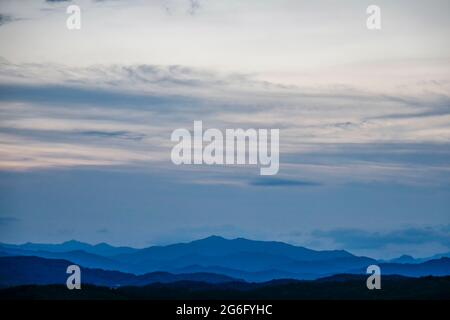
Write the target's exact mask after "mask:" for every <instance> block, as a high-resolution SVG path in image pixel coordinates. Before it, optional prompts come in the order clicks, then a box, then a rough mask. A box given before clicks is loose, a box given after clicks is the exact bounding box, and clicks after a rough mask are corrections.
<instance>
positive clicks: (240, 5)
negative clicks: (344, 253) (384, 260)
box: [0, 0, 450, 257]
mask: <svg viewBox="0 0 450 320" xmlns="http://www.w3.org/2000/svg"><path fill="white" fill-rule="evenodd" d="M74 3H76V4H77V5H79V6H80V8H81V30H68V29H67V28H66V19H67V17H68V14H66V8H67V6H68V5H70V4H74ZM370 4H376V5H378V6H379V7H380V8H381V26H382V28H381V30H368V29H367V28H366V19H367V16H368V15H367V14H366V8H367V6H368V5H370ZM449 9H450V3H449V2H448V1H438V0H434V1H395V2H394V1H376V2H373V1H370V2H369V1H323V0H321V1H262V0H259V1H256V0H253V1H251V0H249V1H235V0H227V1H218V0H205V1H202V0H198V1H188V0H155V1H143V0H142V1H137V0H136V1H122V0H109V1H108V0H104V1H90V0H84V1H44V0H40V1H25V0H24V1H5V0H0V43H1V46H0V241H2V242H26V241H34V242H60V241H65V240H69V239H72V238H74V239H77V240H81V241H87V242H91V243H96V242H101V241H105V242H109V243H112V244H117V245H119V244H120V245H133V246H148V245H152V244H157V243H158V244H160V243H171V242H175V241H186V240H192V239H196V238H199V237H203V236H208V235H210V234H218V235H223V236H226V237H239V236H241V237H249V238H255V239H267V240H281V241H286V242H289V243H294V244H299V245H305V246H308V247H311V248H316V249H332V248H340V249H341V248H342V249H348V250H350V251H352V252H355V253H359V254H368V255H372V256H375V257H392V256H395V255H399V254H403V253H408V254H412V255H415V256H427V255H431V254H435V253H439V252H446V251H450V240H449V239H450V237H449V236H450V228H449V226H450V218H449V212H450V211H449V209H450V188H449V187H450V185H449V181H450V180H449V178H450V148H449V146H450V145H449V142H450V126H449V124H450V96H449V92H450V40H449V39H450V37H449V32H450V20H449V19H448V12H450V10H449ZM194 120H202V121H203V123H204V126H205V127H213V128H219V129H225V128H279V129H280V153H281V156H280V160H281V163H280V172H279V174H278V175H277V176H275V177H271V178H263V177H261V176H259V170H258V169H257V168H255V167H214V166H191V167H178V166H175V165H173V164H172V162H171V161H170V150H171V148H172V146H173V144H172V142H171V141H170V134H171V132H172V131H173V130H174V129H176V128H188V129H192V126H193V121H194Z"/></svg>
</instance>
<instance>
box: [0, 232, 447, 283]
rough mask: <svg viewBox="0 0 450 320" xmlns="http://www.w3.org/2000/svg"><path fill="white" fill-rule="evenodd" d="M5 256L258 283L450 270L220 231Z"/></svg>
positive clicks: (2, 248) (443, 264) (29, 246)
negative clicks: (145, 243) (174, 240)
mask: <svg viewBox="0 0 450 320" xmlns="http://www.w3.org/2000/svg"><path fill="white" fill-rule="evenodd" d="M2 255H3V256H37V257H41V258H47V259H56V260H66V261H71V262H73V263H75V264H78V265H81V266H83V267H85V268H91V269H103V270H110V271H120V272H122V273H132V274H136V275H143V274H146V273H150V272H167V273H171V274H179V273H213V274H222V275H224V276H228V277H231V278H239V279H244V280H246V281H255V282H265V281H269V280H273V279H286V278H289V279H298V280H311V279H318V278H323V277H327V276H332V275H335V274H345V273H353V274H365V273H366V268H367V266H369V265H371V264H377V265H380V266H381V267H382V273H383V274H399V275H407V276H415V277H418V276H424V275H439V276H440V275H449V274H450V268H449V266H448V260H446V259H448V258H444V260H440V259H435V260H436V261H435V260H430V261H429V263H428V262H427V261H421V260H419V259H415V258H413V257H410V256H401V257H399V258H398V259H394V260H392V261H387V262H385V261H377V260H375V259H372V258H368V257H358V256H355V255H352V254H351V253H349V252H347V251H344V250H325V251H317V250H311V249H308V248H304V247H300V246H293V245H289V244H286V243H283V242H275V241H254V240H248V239H243V238H237V239H231V240H229V239H225V238H222V237H218V236H211V237H208V238H205V239H200V240H196V241H192V242H187V243H178V244H173V245H167V246H153V247H148V248H144V249H134V248H128V247H113V246H110V245H108V244H98V245H89V244H86V243H82V242H78V241H68V242H64V243H62V244H56V245H55V244H33V243H26V244H23V245H8V244H2V245H0V256H2ZM433 261H434V262H433Z"/></svg>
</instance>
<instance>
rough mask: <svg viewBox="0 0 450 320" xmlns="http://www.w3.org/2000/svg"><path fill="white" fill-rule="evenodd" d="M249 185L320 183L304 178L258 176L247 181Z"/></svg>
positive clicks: (281, 185) (306, 185)
mask: <svg viewBox="0 0 450 320" xmlns="http://www.w3.org/2000/svg"><path fill="white" fill-rule="evenodd" d="M249 184H250V185H251V186H257V187H313V186H319V185H320V183H318V182H313V181H305V180H295V179H283V178H259V179H253V180H251V181H250V182H249Z"/></svg>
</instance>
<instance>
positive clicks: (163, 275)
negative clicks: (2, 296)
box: [0, 256, 239, 287]
mask: <svg viewBox="0 0 450 320" xmlns="http://www.w3.org/2000/svg"><path fill="white" fill-rule="evenodd" d="M73 264H74V263H73V262H71V261H67V260H57V259H45V258H40V257H32V256H27V257H14V256H6V257H0V287H9V286H18V285H26V284H36V285H44V284H63V285H65V283H66V280H67V277H68V276H69V275H68V274H67V273H66V270H67V267H68V266H69V265H73ZM81 281H82V283H86V284H94V285H99V286H108V287H119V286H144V285H148V284H151V283H156V282H158V283H169V282H176V281H197V282H206V283H223V282H236V281H239V280H238V279H234V278H231V277H228V276H225V275H219V274H213V273H207V272H198V273H190V274H188V273H184V274H171V273H168V272H152V273H147V274H143V275H134V274H131V273H124V272H119V271H106V270H102V269H92V268H85V267H81Z"/></svg>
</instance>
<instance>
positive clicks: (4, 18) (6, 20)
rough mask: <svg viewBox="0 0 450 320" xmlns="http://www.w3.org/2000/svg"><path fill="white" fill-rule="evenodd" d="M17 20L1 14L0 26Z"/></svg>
mask: <svg viewBox="0 0 450 320" xmlns="http://www.w3.org/2000/svg"><path fill="white" fill-rule="evenodd" d="M14 20H16V19H15V18H13V17H12V16H10V15H7V14H2V13H0V26H2V25H4V24H7V23H9V22H13V21H14Z"/></svg>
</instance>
